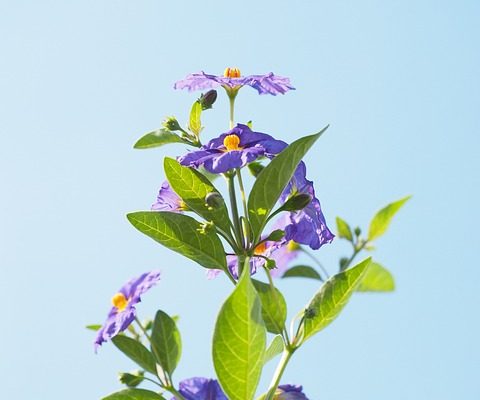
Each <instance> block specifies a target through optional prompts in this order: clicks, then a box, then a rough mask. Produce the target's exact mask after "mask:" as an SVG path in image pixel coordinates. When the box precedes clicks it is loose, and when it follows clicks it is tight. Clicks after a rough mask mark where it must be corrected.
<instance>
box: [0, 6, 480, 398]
mask: <svg viewBox="0 0 480 400" xmlns="http://www.w3.org/2000/svg"><path fill="white" fill-rule="evenodd" d="M0 4H1V11H0V37H1V40H0V133H1V145H0V182H1V196H0V210H1V211H0V212H1V223H0V243H1V248H0V252H1V253H0V263H1V279H0V290H1V292H0V293H1V294H2V304H3V306H2V317H1V320H0V351H1V353H0V376H1V377H2V379H1V385H2V391H1V392H2V398H15V399H34V398H35V399H42V400H43V399H45V400H46V399H49V400H50V399H59V400H60V399H62V400H63V399H78V400H80V399H82V400H83V399H98V398H100V397H101V396H103V395H105V394H107V393H109V392H111V391H113V390H116V389H118V388H120V385H119V383H118V382H117V380H116V372H117V371H120V370H123V371H125V370H129V369H132V368H133V365H132V364H131V363H130V362H129V361H128V360H127V359H126V358H124V357H123V356H122V355H120V354H118V353H117V352H116V351H115V350H114V348H113V346H112V345H111V344H108V345H105V346H104V347H103V348H102V349H101V351H100V352H99V354H98V355H94V354H93V349H92V340H93V337H94V334H93V333H92V332H90V331H87V330H85V329H84V325H86V324H88V323H96V322H102V321H103V320H104V318H105V316H106V313H107V311H108V309H109V301H110V297H111V296H112V294H113V293H115V291H116V290H117V289H118V288H119V286H120V285H121V284H122V283H123V282H124V281H125V280H127V279H128V278H129V277H131V276H135V275H138V274H140V273H141V272H143V271H146V270H150V269H154V268H160V269H161V270H162V271H163V280H162V281H161V283H160V284H159V286H158V288H156V289H155V290H153V291H152V292H151V293H149V294H148V295H146V296H145V299H144V303H142V305H141V306H140V307H139V312H140V315H141V316H147V315H149V314H151V313H153V312H154V310H155V309H156V308H157V307H161V308H163V309H165V310H166V311H167V312H169V313H171V314H180V315H181V321H180V327H181V330H182V332H183V339H184V353H183V362H182V363H181V366H180V367H179V369H178V371H177V372H176V378H177V380H178V379H182V378H186V377H190V376H195V375H205V376H213V368H212V365H211V361H210V338H211V329H212V325H213V322H214V318H215V315H216V312H217V311H218V308H219V305H220V303H221V301H222V300H223V299H224V298H225V297H226V296H227V295H228V293H229V292H230V290H231V287H230V284H229V283H228V282H227V281H226V280H224V279H217V280H215V281H207V280H205V277H204V270H203V269H201V268H200V267H198V266H196V265H195V264H194V263H193V262H190V261H188V260H186V259H183V258H182V257H180V256H179V255H176V254H173V253H171V252H169V251H168V250H167V249H165V248H162V247H160V246H158V245H156V244H155V243H154V242H153V241H151V240H149V239H148V238H146V237H144V236H142V235H141V234H140V233H138V232H137V231H135V230H134V229H133V228H132V227H131V226H130V225H129V224H128V222H127V221H126V219H125V217H124V215H125V213H126V212H128V211H133V210H138V209H147V208H149V206H150V204H151V202H152V201H153V199H154V197H155V195H156V191H157V189H158V187H159V185H160V183H161V182H162V180H163V179H164V175H163V172H162V160H163V157H164V156H165V155H176V154H179V153H181V152H183V151H184V148H183V147H182V146H179V145H175V146H171V147H165V148H162V149H157V150H151V151H134V150H133V149H132V144H133V143H134V142H135V140H136V139H137V138H138V137H139V136H140V135H142V134H143V133H145V132H147V131H149V130H152V129H155V128H157V127H159V125H160V122H161V120H162V119H163V117H165V116H166V115H171V114H175V115H177V116H178V117H179V119H181V120H185V118H186V116H187V113H188V109H189V107H190V105H191V103H192V101H193V100H195V99H196V94H188V93H186V92H175V91H174V90H173V89H172V84H173V82H174V81H175V80H178V79H181V78H182V77H184V76H185V75H186V74H187V73H189V72H194V71H198V70H201V69H203V70H205V71H207V72H211V73H221V72H222V71H223V68H224V67H225V66H238V67H239V68H241V70H242V72H243V73H245V74H257V73H265V72H269V71H274V72H275V73H278V74H280V75H285V76H289V77H291V79H292V82H293V83H294V85H295V86H296V88H297V91H295V92H291V93H288V94H287V95H286V96H280V97H277V98H273V97H269V96H263V97H259V96H257V95H256V93H255V92H254V91H253V90H250V89H248V88H246V89H244V90H242V92H241V93H240V95H239V98H238V114H237V116H238V120H239V121H244V122H245V121H247V120H249V119H252V120H253V121H254V124H255V128H256V129H257V130H260V131H264V132H268V133H271V134H272V135H274V136H276V137H279V138H282V139H285V140H287V141H292V140H294V139H295V138H297V137H299V136H301V135H305V134H309V133H313V132H315V131H317V130H319V129H320V128H322V127H323V126H324V125H326V124H327V123H330V124H331V127H330V129H329V130H328V133H327V134H325V136H324V137H323V138H322V139H321V140H320V141H319V142H318V143H317V145H316V147H315V149H314V150H313V151H312V152H311V153H310V154H309V155H308V156H307V159H306V161H307V163H308V168H309V176H310V177H311V178H312V179H314V180H315V182H316V187H317V192H318V195H319V197H320V198H321V201H322V206H323V208H324V212H325V214H326V217H327V220H328V222H329V224H330V226H331V227H332V228H334V218H335V216H336V215H341V216H343V217H344V218H346V219H347V220H348V221H349V222H351V223H352V224H361V225H362V226H363V227H365V226H366V224H367V223H368V221H369V218H370V216H371V215H372V214H373V213H374V211H375V210H376V209H378V208H379V207H380V206H383V205H384V204H386V203H387V202H389V201H392V200H395V199H397V198H400V197H402V196H404V195H406V194H410V193H411V194H413V195H414V197H413V199H412V200H411V201H410V202H409V203H408V205H407V206H406V207H405V208H404V209H403V210H402V211H401V212H400V214H399V215H398V218H396V220H395V221H394V223H393V225H392V227H391V229H390V231H389V233H388V235H387V236H385V237H384V238H382V239H380V240H379V241H378V250H377V251H376V254H375V257H376V258H377V259H378V260H379V261H381V262H382V263H383V264H385V265H386V266H387V267H388V268H390V269H391V270H392V271H393V272H394V274H395V276H396V280H397V286H398V290H397V292H396V293H394V294H391V295H357V296H355V297H354V298H353V300H352V301H351V303H350V304H349V305H348V307H347V308H346V310H345V312H344V313H343V314H342V315H341V317H340V318H339V319H338V320H336V321H335V322H334V323H333V325H331V326H330V327H329V328H328V329H327V330H325V331H324V332H322V333H321V334H319V335H318V336H317V337H315V339H313V340H311V341H310V342H309V343H308V344H307V345H306V346H305V348H304V349H302V351H300V352H299V353H297V355H296V357H295V358H294V360H293V362H292V363H291V365H290V367H289V369H288V371H287V373H286V375H285V379H284V382H294V383H302V384H303V385H304V387H305V391H306V393H307V394H309V397H310V398H311V399H312V400H319V399H322V400H327V399H332V400H334V399H341V400H348V399H355V400H358V399H367V400H375V399H378V400H383V399H390V400H396V399H401V400H405V399H436V400H443V399H478V398H480V381H479V372H480V351H479V350H480V348H479V334H480V332H479V331H480V329H479V326H480V325H479V320H478V316H479V311H478V307H479V305H480V291H479V290H478V288H479V283H478V282H479V278H480V272H479V266H478V255H477V254H478V246H479V242H478V236H477V226H478V216H479V214H478V205H479V200H480V199H479V189H478V188H479V183H480V182H479V174H478V171H479V162H478V159H479V149H478V147H479V145H480V141H479V139H478V135H479V128H480V124H479V122H480V116H479V107H480V101H479V100H480V85H479V84H480V78H479V75H480V74H479V68H480V56H479V54H480V51H479V39H480V37H479V36H480V25H479V22H478V21H479V18H480V3H479V2H478V1H475V0H472V1H466V0H463V1H456V2H454V1H439V0H437V1H337V2H326V1H296V2H292V1H275V2H273V1H263V2H262V1H248V2H245V1H244V2H220V1H217V2H213V1H206V0H204V1H199V2H195V3H194V2H191V3H187V2H180V1H179V2H178V4H176V5H173V4H172V2H167V1H161V0H157V1H98V0H97V1H86V0H85V1H21V0H19V1H15V2H6V1H3V2H1V3H0ZM204 124H205V125H206V126H207V129H206V130H205V133H204V135H205V138H207V137H213V136H214V135H217V134H219V133H220V132H222V131H224V130H225V128H226V127H227V107H226V98H225V95H224V94H223V93H220V96H219V101H218V104H217V105H216V106H215V109H214V111H211V112H208V114H207V113H206V114H205V118H204ZM347 251H348V247H347V246H346V245H345V244H344V243H342V242H340V241H335V242H334V243H333V244H332V245H330V246H325V247H324V248H323V249H322V250H321V251H320V252H319V257H320V258H321V259H322V261H324V262H325V264H327V265H328V266H329V268H330V271H333V270H334V267H336V260H337V258H338V257H339V256H340V255H346V253H347ZM280 286H281V289H282V290H283V291H284V292H285V294H286V296H287V297H288V299H289V302H290V303H291V306H290V311H291V313H292V314H293V313H294V312H296V311H297V310H298V309H300V307H302V305H303V304H304V303H305V302H306V301H307V300H308V299H309V297H310V296H311V294H312V293H313V292H314V290H315V289H316V284H315V283H313V282H304V281H293V280H292V281H290V282H288V284H287V282H281V283H280ZM272 368H273V365H269V368H267V370H266V371H265V378H264V380H263V381H262V382H263V383H262V384H263V385H265V384H266V382H268V380H269V379H270V376H271V373H272V371H271V370H272Z"/></svg>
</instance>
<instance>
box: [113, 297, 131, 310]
mask: <svg viewBox="0 0 480 400" xmlns="http://www.w3.org/2000/svg"><path fill="white" fill-rule="evenodd" d="M112 304H113V306H114V307H116V308H117V309H118V311H123V310H125V308H127V305H128V300H127V298H126V297H125V295H124V294H123V293H116V294H115V295H114V296H113V297H112Z"/></svg>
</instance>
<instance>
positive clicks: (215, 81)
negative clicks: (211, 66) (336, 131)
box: [173, 68, 295, 96]
mask: <svg viewBox="0 0 480 400" xmlns="http://www.w3.org/2000/svg"><path fill="white" fill-rule="evenodd" d="M246 85H247V86H251V87H252V88H254V89H256V90H257V91H258V93H259V94H271V95H274V96H276V95H277V94H285V93H286V92H288V91H289V90H295V88H294V87H293V86H291V85H290V79H289V78H286V77H283V76H278V75H275V74H274V73H273V72H270V73H269V74H265V75H248V76H241V74H240V70H239V69H238V68H226V69H225V72H224V74H223V76H221V75H210V74H206V73H205V72H203V71H201V72H197V73H194V74H190V75H187V77H186V78H185V79H183V80H181V81H178V82H176V83H175V85H174V86H173V87H174V88H175V89H188V90H189V91H190V92H192V91H195V90H204V89H212V88H215V87H218V86H222V87H223V88H225V89H226V90H227V92H232V91H235V92H236V91H238V90H239V89H240V88H241V87H242V86H246Z"/></svg>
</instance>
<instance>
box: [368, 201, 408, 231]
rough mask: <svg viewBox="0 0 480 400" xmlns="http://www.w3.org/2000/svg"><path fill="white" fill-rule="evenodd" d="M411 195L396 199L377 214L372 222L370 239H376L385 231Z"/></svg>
mask: <svg viewBox="0 0 480 400" xmlns="http://www.w3.org/2000/svg"><path fill="white" fill-rule="evenodd" d="M410 197H412V196H407V197H404V198H403V199H400V200H397V201H394V202H393V203H390V204H388V205H387V206H385V207H384V208H382V209H381V210H380V211H378V212H377V213H376V214H375V216H374V217H373V219H372V221H371V222H370V229H369V230H368V240H375V239H377V238H379V237H380V236H382V235H383V234H384V233H385V231H386V230H387V228H388V225H390V222H391V221H392V218H393V217H394V215H395V214H396V213H397V212H398V210H400V208H402V206H403V205H404V204H405V203H406V202H407V201H408V200H409V199H410Z"/></svg>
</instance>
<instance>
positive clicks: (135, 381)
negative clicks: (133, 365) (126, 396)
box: [118, 371, 143, 387]
mask: <svg viewBox="0 0 480 400" xmlns="http://www.w3.org/2000/svg"><path fill="white" fill-rule="evenodd" d="M118 380H119V381H120V382H121V383H123V384H124V385H127V386H128V387H136V386H138V385H140V383H142V381H143V371H133V372H132V373H128V372H120V373H119V374H118Z"/></svg>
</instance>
